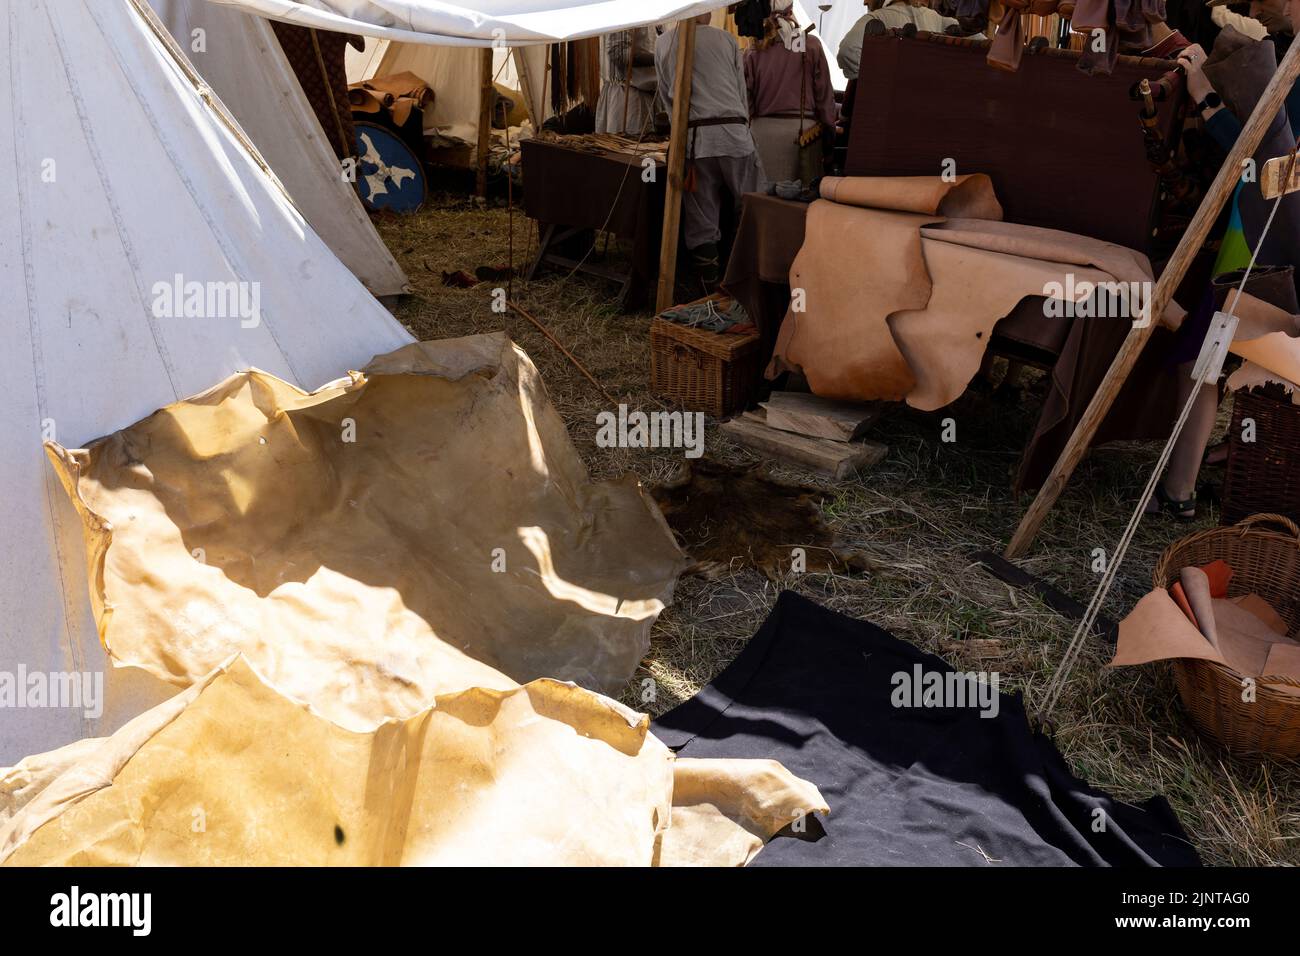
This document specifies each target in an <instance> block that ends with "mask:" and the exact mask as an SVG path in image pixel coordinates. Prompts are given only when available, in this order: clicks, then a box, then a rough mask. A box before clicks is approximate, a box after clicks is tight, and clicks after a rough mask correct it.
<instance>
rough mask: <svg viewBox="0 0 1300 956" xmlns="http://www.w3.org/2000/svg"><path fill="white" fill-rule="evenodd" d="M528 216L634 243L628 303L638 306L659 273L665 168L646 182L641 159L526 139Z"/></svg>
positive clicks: (525, 170)
mask: <svg viewBox="0 0 1300 956" xmlns="http://www.w3.org/2000/svg"><path fill="white" fill-rule="evenodd" d="M521 146H522V159H521V163H522V165H523V179H524V212H525V213H526V214H527V215H528V217H529V218H531V219H536V220H537V222H538V226H539V228H544V227H545V226H546V225H550V224H556V225H561V226H573V227H577V228H581V229H604V230H605V231H607V232H612V233H613V234H614V235H616V236H618V237H619V238H620V239H625V240H628V241H630V242H631V243H632V286H631V289H630V290H629V294H628V300H629V302H630V303H631V302H637V301H640V300H641V299H642V298H643V297H644V294H645V293H646V292H647V291H648V290H649V289H650V288H651V287H652V285H653V283H654V279H655V277H656V276H657V275H658V274H659V245H660V237H661V234H662V233H663V221H664V190H665V183H667V181H668V175H667V172H666V171H665V170H664V169H663V167H662V166H660V167H659V168H658V170H657V171H656V175H655V177H654V180H653V181H652V182H648V183H647V182H644V181H643V180H642V171H643V168H642V165H641V159H642V158H641V157H640V156H630V155H627V154H625V153H615V152H601V153H597V152H589V151H586V150H579V149H571V148H569V147H566V146H562V145H559V144H557V143H552V142H544V141H539V140H524V141H523V143H522V144H521Z"/></svg>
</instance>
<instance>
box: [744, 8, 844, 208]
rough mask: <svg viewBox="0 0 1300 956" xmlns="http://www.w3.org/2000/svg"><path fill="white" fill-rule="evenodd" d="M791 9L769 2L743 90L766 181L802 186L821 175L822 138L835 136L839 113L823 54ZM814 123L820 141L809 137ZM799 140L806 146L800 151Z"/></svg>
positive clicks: (751, 51) (747, 65) (748, 56)
mask: <svg viewBox="0 0 1300 956" xmlns="http://www.w3.org/2000/svg"><path fill="white" fill-rule="evenodd" d="M792 7H793V0H775V2H774V3H773V11H772V15H771V16H770V17H768V18H767V20H766V21H765V22H764V24H763V27H764V35H763V38H762V39H761V40H759V41H758V42H757V43H755V44H754V46H752V47H751V48H750V49H749V50H748V52H746V54H745V85H746V86H747V87H748V89H749V115H750V118H751V120H750V122H751V124H752V125H751V128H752V129H753V132H754V142H755V143H756V144H757V146H758V155H759V158H760V159H761V160H762V162H763V171H764V172H765V173H766V175H767V178H768V180H770V181H772V182H787V181H790V180H794V179H801V180H806V182H805V185H807V182H808V181H811V180H812V179H813V178H815V177H816V176H820V175H821V168H822V160H823V155H824V154H823V149H822V145H823V143H824V142H825V139H824V137H826V136H829V135H830V134H831V133H832V132H833V131H834V129H835V121H836V118H837V113H838V111H837V109H836V106H835V88H834V87H832V86H831V78H830V64H829V63H827V61H826V52H825V50H823V49H822V44H821V41H820V40H819V39H817V37H815V36H812V35H811V34H808V33H805V32H804V31H803V30H801V29H800V28H799V24H798V23H797V22H796V21H795V18H794V13H793V10H792ZM818 124H820V126H821V131H822V135H821V136H816V135H815V134H814V133H813V129H814V127H816V126H817V125H818ZM801 138H811V142H810V143H809V144H808V145H807V146H804V147H801V146H800V145H799V140H800V139H801ZM801 153H803V154H804V155H803V156H802V160H803V161H802V162H801Z"/></svg>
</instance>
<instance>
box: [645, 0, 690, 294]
mask: <svg viewBox="0 0 1300 956" xmlns="http://www.w3.org/2000/svg"><path fill="white" fill-rule="evenodd" d="M694 67H695V19H694V18H693V17H688V18H687V19H685V20H681V21H678V23H677V73H676V75H675V76H674V77H673V112H672V117H671V122H672V133H671V134H670V138H669V140H668V190H667V194H666V195H665V196H664V231H663V243H662V245H661V246H660V248H659V291H658V294H657V295H656V296H655V311H657V312H662V311H663V310H664V309H666V308H668V307H669V306H671V305H672V304H673V289H674V287H675V286H676V284H677V235H678V232H679V231H680V229H681V223H682V174H683V173H684V171H685V169H686V142H687V136H686V132H687V130H686V124H687V123H688V122H689V120H690V115H691V72H692V70H693V69H694Z"/></svg>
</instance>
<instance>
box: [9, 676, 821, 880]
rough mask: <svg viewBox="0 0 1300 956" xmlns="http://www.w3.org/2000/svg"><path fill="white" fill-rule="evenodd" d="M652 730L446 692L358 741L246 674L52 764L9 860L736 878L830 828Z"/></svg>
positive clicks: (203, 686) (603, 711) (595, 713)
mask: <svg viewBox="0 0 1300 956" xmlns="http://www.w3.org/2000/svg"><path fill="white" fill-rule="evenodd" d="M506 683H507V684H509V682H508V681H507V682H506ZM648 728H649V724H648V720H647V718H646V717H645V716H644V715H642V714H637V713H635V712H633V711H630V710H628V709H627V708H626V707H623V706H622V705H621V704H618V703H616V702H615V701H612V700H609V699H608V698H604V697H601V696H600V695H598V694H595V693H592V692H590V691H586V690H583V689H582V688H579V687H574V686H572V685H569V684H562V683H560V682H558V681H553V680H538V681H533V682H531V683H529V684H527V685H525V686H522V687H519V686H513V687H510V688H509V689H502V690H490V689H486V688H482V687H473V688H469V689H466V690H463V691H460V692H458V693H450V694H443V695H439V696H438V698H437V699H436V700H435V701H434V703H433V706H432V707H429V708H428V709H426V710H423V711H421V712H420V713H417V714H415V715H413V716H410V717H408V718H406V719H404V720H391V721H387V722H385V723H383V724H382V725H380V726H379V727H377V728H376V729H374V730H373V731H370V732H367V733H357V732H354V731H349V730H345V729H343V728H341V727H338V726H337V725H335V724H332V723H330V722H329V721H327V720H325V719H324V718H322V717H321V716H320V715H319V714H316V713H314V712H313V711H312V709H311V708H310V707H307V706H305V705H304V704H302V703H300V702H297V701H293V700H290V699H289V698H287V697H285V696H283V695H281V694H279V693H277V692H276V690H275V689H274V688H272V687H270V686H269V685H268V684H266V683H265V682H264V681H263V680H262V679H261V677H260V676H259V675H258V674H257V673H256V672H255V671H254V670H253V668H251V667H250V666H249V665H248V663H247V661H245V660H244V659H243V658H242V657H236V658H233V659H232V660H230V661H228V662H226V663H225V664H223V665H222V666H221V667H219V668H218V669H217V670H215V671H214V672H213V673H212V674H210V675H207V676H205V677H204V678H202V679H201V680H199V681H198V682H196V683H195V684H194V685H192V686H191V687H190V688H189V689H188V690H186V691H183V692H182V693H180V694H178V695H176V696H175V697H174V698H172V699H171V700H169V701H167V702H166V703H164V704H161V705H159V706H158V707H156V708H154V709H152V710H149V711H146V712H145V713H144V714H142V715H141V716H140V717H137V718H136V719H135V720H133V721H131V722H130V723H129V724H127V725H126V726H125V727H123V728H122V729H121V730H119V731H118V732H117V733H116V734H114V735H113V736H112V737H108V738H101V739H98V740H91V741H82V742H81V743H79V744H77V745H75V748H76V749H77V753H76V754H75V755H73V756H72V757H71V758H67V757H66V754H65V752H66V751H69V750H71V749H73V748H64V750H63V751H60V752H57V754H56V755H52V756H53V757H54V759H51V760H48V761H46V767H47V770H46V772H45V773H44V774H43V775H38V777H37V780H36V783H35V784H34V785H32V784H29V787H28V789H29V790H35V792H34V793H29V794H27V796H26V799H25V800H24V801H23V803H22V805H21V807H20V808H19V809H18V810H17V812H15V813H13V814H12V815H11V816H9V817H8V819H7V820H6V819H0V862H3V863H5V864H7V865H14V866H29V865H79V866H122V865H154V866H196V865H204V866H374V865H381V866H397V865H403V866H411V865H462V866H463V865H472V866H483V865H524V866H529V865H531V866H539V865H570V866H593V865H603V866H612V865H621V866H649V865H651V864H653V863H656V862H657V863H660V864H662V865H688V864H695V865H730V866H734V865H739V864H743V863H745V862H747V861H748V860H749V859H750V858H752V856H753V855H754V854H755V853H756V852H758V849H759V848H761V846H762V843H763V842H764V841H766V840H767V839H768V838H769V837H771V836H772V835H773V834H774V833H776V832H777V831H778V830H780V829H781V828H782V827H784V826H786V825H787V824H788V823H790V822H791V821H792V820H797V819H799V818H800V817H801V816H802V815H805V814H811V813H825V812H826V809H827V808H826V804H825V801H823V800H822V798H821V795H820V794H819V793H818V792H817V788H816V787H814V786H813V785H812V784H810V783H808V782H807V781H804V780H800V779H798V778H796V777H794V776H792V775H791V774H790V773H789V772H788V771H786V770H785V769H784V768H782V767H781V766H780V764H777V763H775V762H773V761H768V760H680V761H679V760H676V759H675V758H674V757H673V755H672V753H671V751H669V750H668V748H667V747H665V746H664V745H663V744H662V743H661V742H660V741H659V740H658V739H657V738H655V737H654V736H653V735H652V734H651V733H650V732H649V729H648ZM60 755H63V757H62V758H61V757H60ZM60 764H61V765H60ZM50 767H52V768H53V769H49V768H50ZM676 780H680V781H681V783H680V785H678V784H677V783H676V782H675V781H676Z"/></svg>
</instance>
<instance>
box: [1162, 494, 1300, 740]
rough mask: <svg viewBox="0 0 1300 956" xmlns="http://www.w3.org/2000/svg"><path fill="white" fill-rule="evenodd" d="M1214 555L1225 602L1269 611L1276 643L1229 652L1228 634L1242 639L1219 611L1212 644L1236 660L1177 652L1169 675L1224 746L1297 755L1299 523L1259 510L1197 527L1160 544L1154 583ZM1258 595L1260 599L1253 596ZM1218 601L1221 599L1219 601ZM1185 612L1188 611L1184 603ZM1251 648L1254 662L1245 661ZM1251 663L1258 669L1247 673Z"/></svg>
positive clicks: (1168, 582) (1175, 577) (1172, 579)
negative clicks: (1225, 573)
mask: <svg viewBox="0 0 1300 956" xmlns="http://www.w3.org/2000/svg"><path fill="white" fill-rule="evenodd" d="M1217 562H1222V563H1223V564H1224V565H1226V566H1227V568H1228V569H1230V572H1229V577H1228V578H1227V580H1226V581H1225V585H1224V588H1223V591H1224V594H1223V597H1224V599H1226V600H1225V602H1224V603H1236V604H1237V606H1238V607H1239V608H1243V607H1247V606H1248V605H1251V606H1252V608H1253V611H1252V613H1253V614H1254V615H1255V616H1256V617H1257V618H1259V619H1261V620H1264V619H1268V618H1269V616H1270V612H1271V615H1272V618H1271V624H1270V627H1271V630H1272V632H1273V633H1274V634H1275V635H1276V643H1273V644H1272V645H1271V646H1270V647H1269V649H1268V650H1267V651H1265V652H1263V659H1262V661H1261V660H1260V657H1259V654H1260V650H1259V649H1258V648H1256V649H1254V650H1251V651H1249V653H1247V650H1248V648H1247V645H1244V644H1243V645H1241V648H1240V649H1238V650H1236V651H1234V652H1233V653H1232V654H1229V652H1228V647H1229V640H1230V639H1231V641H1232V642H1237V641H1239V640H1241V639H1240V638H1239V637H1238V636H1237V633H1238V632H1237V631H1235V630H1233V629H1231V628H1229V629H1226V630H1225V629H1224V622H1222V621H1220V620H1219V618H1218V615H1217V613H1216V615H1215V621H1216V627H1217V628H1218V630H1219V632H1220V633H1219V634H1218V635H1217V646H1218V647H1220V648H1221V649H1223V652H1224V654H1225V656H1232V657H1233V658H1234V660H1235V661H1236V662H1237V664H1238V665H1239V666H1238V667H1233V666H1230V665H1229V664H1227V663H1224V662H1220V661H1217V660H1205V659H1196V658H1189V657H1178V658H1175V659H1174V660H1173V668H1174V677H1175V681H1176V682H1177V685H1178V694H1179V696H1180V697H1181V698H1182V701H1183V706H1184V707H1185V708H1186V709H1187V712H1188V714H1189V716H1190V717H1191V720H1192V723H1193V724H1194V725H1195V726H1196V728H1197V729H1198V730H1200V731H1201V732H1202V733H1204V734H1206V735H1208V736H1210V737H1212V738H1214V739H1215V740H1217V741H1219V742H1220V743H1221V744H1223V746H1224V747H1226V748H1227V749H1228V750H1231V751H1233V752H1236V753H1248V754H1268V755H1272V756H1277V757H1295V756H1300V679H1297V676H1298V675H1300V670H1298V668H1300V643H1297V642H1296V640H1295V637H1296V635H1297V632H1298V631H1300V528H1297V526H1296V524H1295V523H1294V522H1292V521H1291V520H1290V519H1288V518H1285V517H1283V516H1281V515H1272V514H1257V515H1252V516H1250V517H1249V518H1247V519H1245V520H1244V521H1241V522H1240V523H1238V524H1236V525H1233V526H1230V527H1217V528H1209V529H1207V530H1204V531H1198V532H1195V533H1194V534H1190V535H1187V536H1186V537H1184V538H1181V539H1180V540H1178V541H1175V542H1174V543H1173V544H1171V545H1170V546H1169V547H1168V548H1167V549H1166V550H1165V552H1164V554H1163V555H1161V557H1160V560H1159V561H1158V562H1157V563H1156V568H1155V571H1154V573H1153V576H1152V578H1153V582H1152V583H1153V584H1154V586H1155V587H1156V588H1173V586H1174V585H1179V587H1181V585H1180V581H1182V580H1186V579H1185V578H1183V577H1182V575H1183V573H1184V569H1193V568H1207V566H1209V565H1211V564H1212V563H1217ZM1207 570H1208V568H1207ZM1256 598H1258V599H1260V601H1262V602H1263V603H1258V602H1255V599H1256ZM1179 603H1180V605H1182V602H1181V601H1180V602H1179ZM1215 606H1216V608H1220V607H1222V605H1221V604H1219V603H1218V602H1217V601H1216V602H1215ZM1224 610H1225V611H1226V610H1228V609H1227V608H1224ZM1184 612H1185V613H1190V612H1189V611H1188V609H1186V608H1184ZM1237 613H1238V612H1237V611H1233V612H1231V614H1237ZM1229 616H1231V615H1229ZM1252 627H1254V625H1252ZM1251 655H1253V656H1254V664H1253V665H1251V666H1242V665H1243V664H1244V663H1245V662H1246V661H1247V660H1248V659H1249V658H1250V656H1251ZM1255 666H1258V667H1259V670H1258V676H1251V675H1249V674H1247V673H1244V671H1246V670H1254V669H1255ZM1278 671H1286V673H1277V672H1278Z"/></svg>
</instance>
